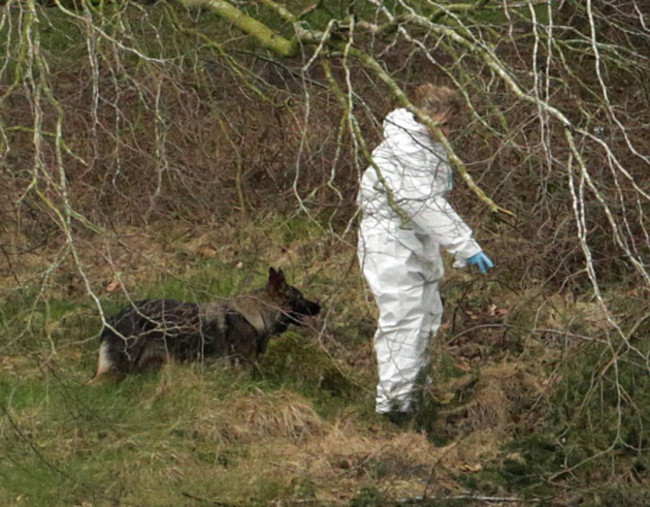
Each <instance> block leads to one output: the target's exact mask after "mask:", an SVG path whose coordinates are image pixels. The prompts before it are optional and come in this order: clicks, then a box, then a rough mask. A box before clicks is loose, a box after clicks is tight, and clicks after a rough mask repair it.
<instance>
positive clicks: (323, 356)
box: [258, 332, 357, 399]
mask: <svg viewBox="0 0 650 507" xmlns="http://www.w3.org/2000/svg"><path fill="white" fill-rule="evenodd" d="M258 373H259V375H260V376H261V377H262V378H263V379H264V380H266V381H267V382H270V383H271V384H272V385H277V386H291V387H292V388H293V389H295V390H297V391H298V392H300V393H302V394H305V395H307V396H312V397H317V398H319V399H325V398H332V397H346V396H349V395H351V394H352V393H354V392H355V391H356V390H357V388H356V387H355V385H354V383H353V381H352V379H351V378H350V376H349V374H347V373H345V372H344V371H342V370H341V367H340V366H339V365H337V364H336V363H335V362H334V360H333V359H332V357H330V356H329V355H328V354H327V353H326V352H325V351H324V350H323V349H321V348H319V347H318V345H317V344H315V343H313V342H312V341H310V339H308V338H306V337H304V336H301V335H300V334H298V333H295V332H286V333H285V334H284V335H283V336H282V337H280V338H276V339H273V340H271V342H270V344H269V348H268V350H267V352H266V353H265V354H264V355H263V356H261V358H260V360H259V368H258Z"/></svg>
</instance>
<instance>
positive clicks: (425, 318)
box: [358, 109, 481, 413]
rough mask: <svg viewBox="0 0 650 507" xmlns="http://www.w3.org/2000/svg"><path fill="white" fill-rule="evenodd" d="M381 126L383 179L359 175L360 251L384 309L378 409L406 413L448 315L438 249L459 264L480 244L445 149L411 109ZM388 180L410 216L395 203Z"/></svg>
mask: <svg viewBox="0 0 650 507" xmlns="http://www.w3.org/2000/svg"><path fill="white" fill-rule="evenodd" d="M383 126H384V140H383V142H382V143H381V144H380V145H379V146H378V147H377V148H376V149H375V150H374V151H373V153H372V158H373V160H374V162H375V164H376V165H377V168H378V169H379V172H380V174H381V178H380V177H379V176H378V174H377V170H376V169H375V168H374V167H373V166H370V167H368V169H366V171H365V172H364V174H363V177H362V180H361V188H360V191H359V196H358V203H359V205H360V206H361V209H362V212H363V218H362V220H361V224H360V237H359V251H358V255H359V262H360V264H361V269H362V271H363V274H364V277H365V279H366V281H367V282H368V285H369V287H370V289H371V291H372V292H373V294H374V296H375V299H376V301H377V305H378V307H379V322H378V326H377V331H376V333H375V337H374V345H375V353H376V356H377V365H378V374H379V383H378V385H377V404H376V411H377V412H379V413H386V412H390V411H394V410H395V411H401V412H408V411H409V410H410V409H412V408H413V407H412V406H411V403H412V401H413V395H414V389H415V387H416V381H417V380H418V377H419V374H420V373H421V372H422V371H423V369H424V367H425V366H427V364H428V361H429V358H428V353H427V348H428V345H429V339H430V336H434V335H435V333H436V332H437V331H438V328H439V327H440V321H441V318H442V302H441V300H440V294H439V292H438V281H439V280H440V279H441V278H442V275H443V273H444V267H443V263H442V258H441V256H440V247H443V248H444V249H445V250H446V251H447V252H449V253H451V254H453V255H454V256H455V258H456V262H455V263H454V267H464V266H465V265H466V263H465V259H467V258H469V257H471V256H473V255H474V254H477V253H479V252H480V251H481V247H480V246H479V245H478V244H477V243H476V242H475V241H474V240H473V239H472V231H471V230H470V228H469V227H468V226H467V225H466V224H465V222H463V220H462V219H461V218H460V217H459V216H458V214H457V213H456V212H455V211H454V209H453V208H452V207H451V205H450V204H449V203H448V202H447V201H446V200H445V194H446V193H447V192H448V191H449V190H451V187H452V175H451V168H450V167H449V163H448V160H447V154H446V152H445V150H444V148H443V147H442V146H441V145H439V144H437V143H434V142H432V140H431V138H430V137H429V134H428V132H427V129H426V127H425V126H424V125H422V124H420V123H418V122H417V120H416V119H415V116H414V115H413V114H412V113H411V112H409V111H408V110H407V109H397V110H395V111H393V112H391V113H390V114H389V115H388V116H387V117H386V119H385V120H384V124H383ZM382 179H383V183H382V181H381V180H382ZM384 183H385V186H387V187H388V188H389V189H390V192H392V198H393V201H394V203H395V204H396V205H397V206H398V207H399V208H400V209H401V210H402V211H403V212H404V213H405V214H406V215H407V216H408V217H409V218H410V221H409V222H407V223H402V222H403V220H402V218H400V216H399V214H398V213H397V212H395V211H394V209H393V208H392V207H391V205H389V199H388V197H387V192H386V189H385V186H384Z"/></svg>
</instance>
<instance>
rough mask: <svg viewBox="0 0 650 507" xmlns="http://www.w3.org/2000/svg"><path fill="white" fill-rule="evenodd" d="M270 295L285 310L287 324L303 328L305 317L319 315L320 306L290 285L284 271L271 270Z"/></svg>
mask: <svg viewBox="0 0 650 507" xmlns="http://www.w3.org/2000/svg"><path fill="white" fill-rule="evenodd" d="M266 290H267V292H268V294H269V295H270V296H271V297H272V298H273V299H274V300H275V301H277V302H278V303H279V304H280V306H281V308H282V310H283V316H284V318H283V320H284V323H285V324H287V325H288V324H293V325H295V326H301V325H302V324H303V322H302V318H303V317H310V316H313V315H317V314H318V312H320V305H319V304H318V303H316V302H314V301H309V300H308V299H306V298H305V297H304V296H303V295H302V292H300V291H299V290H298V289H296V288H295V287H294V286H292V285H289V284H288V283H287V280H286V279H285V277H284V273H283V272H282V270H281V269H280V270H277V271H276V270H275V269H273V268H270V269H269V279H268V282H267V284H266Z"/></svg>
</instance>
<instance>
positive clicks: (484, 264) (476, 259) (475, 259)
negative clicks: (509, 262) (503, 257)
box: [467, 252, 494, 274]
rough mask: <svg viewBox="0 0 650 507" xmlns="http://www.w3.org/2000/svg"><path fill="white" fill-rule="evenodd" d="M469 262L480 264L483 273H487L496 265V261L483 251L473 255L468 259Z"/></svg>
mask: <svg viewBox="0 0 650 507" xmlns="http://www.w3.org/2000/svg"><path fill="white" fill-rule="evenodd" d="M467 264H470V265H472V264H473V265H475V266H478V269H480V270H481V273H482V274H485V273H487V270H488V269H490V268H493V267H494V262H492V260H491V259H490V258H489V257H488V256H487V255H485V254H484V253H483V252H479V253H477V254H474V255H472V256H471V257H470V258H469V259H467Z"/></svg>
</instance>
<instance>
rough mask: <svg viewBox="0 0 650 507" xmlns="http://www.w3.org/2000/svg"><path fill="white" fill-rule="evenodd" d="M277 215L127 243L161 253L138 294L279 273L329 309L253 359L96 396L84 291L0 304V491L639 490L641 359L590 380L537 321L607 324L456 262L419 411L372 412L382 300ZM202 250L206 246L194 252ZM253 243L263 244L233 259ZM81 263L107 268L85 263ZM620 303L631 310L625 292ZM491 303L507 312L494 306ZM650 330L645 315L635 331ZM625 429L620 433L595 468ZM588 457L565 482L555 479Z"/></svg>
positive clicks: (52, 494)
mask: <svg viewBox="0 0 650 507" xmlns="http://www.w3.org/2000/svg"><path fill="white" fill-rule="evenodd" d="M285 222H286V223H284V224H283V223H281V220H280V219H279V218H277V217H266V218H264V219H262V221H261V224H262V225H261V226H260V224H256V225H255V227H252V226H251V227H250V228H249V227H247V226H244V227H243V228H242V234H241V236H240V237H239V238H238V239H235V240H232V241H230V242H229V241H225V240H224V239H223V238H219V237H215V236H213V234H214V233H213V232H210V233H206V234H203V233H199V232H197V233H196V234H194V235H193V236H187V235H184V234H183V233H180V232H179V231H175V230H173V228H172V227H168V228H167V229H166V230H165V231H158V234H150V235H148V236H147V238H148V239H147V240H146V242H145V243H139V241H140V239H138V238H136V237H134V236H133V235H129V237H128V238H125V241H133V242H134V246H135V247H137V249H138V250H140V251H146V252H147V253H148V258H149V259H150V262H149V263H147V264H143V265H141V266H139V268H138V270H134V271H131V272H129V275H128V276H124V277H123V282H124V283H125V288H126V289H127V290H128V291H129V294H130V297H132V298H140V297H172V298H179V299H185V300H197V301H201V300H203V301H204V300H208V299H213V298H220V297H228V296H231V295H232V294H235V293H237V292H241V291H246V290H250V289H252V288H257V287H259V286H261V285H262V284H263V283H264V280H265V277H266V271H267V269H268V266H269V265H273V266H279V267H283V268H285V271H286V272H287V274H288V277H289V279H290V280H292V281H294V283H295V284H296V285H298V286H299V287H301V288H303V289H304V292H305V294H306V295H307V296H313V297H316V298H317V299H319V300H320V301H321V303H323V306H324V315H322V316H321V317H322V319H323V320H322V321H320V322H319V323H318V324H317V325H316V326H315V327H313V328H310V327H307V328H300V329H297V328H292V329H290V330H289V331H288V332H286V333H285V334H284V335H283V336H282V337H280V338H277V339H274V340H272V341H271V343H270V345H269V349H268V351H267V353H266V354H265V355H263V356H262V357H261V358H260V361H259V363H258V364H257V365H256V366H255V367H254V368H251V369H247V368H243V367H239V366H233V365H231V364H229V363H228V362H225V361H214V362H211V363H206V364H171V365H167V366H165V367H164V368H163V370H162V371H160V372H158V373H153V372H152V373H147V374H143V375H137V376H133V377H129V378H127V379H125V380H124V381H123V382H121V383H113V382H110V381H107V382H105V383H103V384H101V385H99V386H95V387H92V388H90V387H87V386H85V385H84V384H85V381H86V380H87V379H88V378H89V377H90V376H91V374H92V371H93V368H94V363H95V358H96V348H97V342H96V336H97V334H98V332H99V329H100V326H101V323H100V320H99V317H98V316H97V314H96V310H95V309H94V308H93V305H92V303H91V302H89V301H88V300H87V299H86V298H84V297H79V298H74V297H69V296H65V295H64V294H63V293H58V292H57V288H56V287H51V288H48V290H47V291H46V293H45V295H46V297H45V298H42V299H40V300H39V301H38V302H37V303H36V304H33V301H34V297H35V295H36V294H37V293H36V292H29V291H27V292H24V293H13V295H12V296H11V297H8V298H6V299H5V300H4V301H3V302H2V303H1V304H0V344H2V345H0V346H1V347H2V359H0V464H1V466H0V503H2V504H7V505H13V504H20V503H24V504H28V505H37V506H38V505H82V504H84V503H91V504H99V505H104V504H111V503H125V504H138V505H171V504H182V505H186V504H192V503H204V502H210V503H224V504H236V505H242V504H244V505H255V504H258V505H262V504H268V503H271V502H285V503H295V502H298V501H300V502H314V503H320V504H337V503H349V504H351V505H387V504H391V502H395V501H396V500H399V499H408V498H416V497H419V496H421V495H422V494H423V492H424V491H425V489H426V492H427V494H429V495H431V496H432V497H435V498H437V500H436V502H439V503H440V502H445V501H449V502H451V503H450V505H451V504H454V505H461V504H463V502H466V500H458V501H455V500H453V499H454V497H455V496H462V495H467V494H468V493H469V494H470V495H471V494H472V493H475V494H481V495H485V496H496V497H499V496H508V495H513V496H516V497H535V498H537V497H546V496H548V495H549V492H550V493H551V494H556V493H557V494H559V495H564V496H560V497H559V498H565V499H566V498H573V497H570V495H569V496H567V494H566V493H564V492H562V491H563V490H562V489H558V490H554V489H553V488H552V487H550V486H549V484H548V482H547V479H548V478H549V477H550V476H552V475H554V474H559V475H558V476H557V479H556V480H557V481H559V482H560V483H562V482H566V484H573V485H574V486H575V485H583V486H585V487H586V485H587V484H589V483H590V481H593V480H596V479H597V480H598V481H600V482H601V483H603V484H610V483H612V481H611V480H609V479H611V477H615V478H616V480H617V481H618V480H621V479H620V478H624V477H633V478H636V479H634V480H636V481H637V482H638V484H632V485H630V484H628V483H626V482H625V481H623V482H621V483H620V488H619V489H618V490H617V489H615V488H613V487H612V488H610V489H608V488H598V493H597V494H598V495H601V497H602V498H605V499H611V501H614V500H616V499H620V498H621V495H623V494H627V495H629V496H630V498H635V499H641V500H643V499H644V498H645V496H644V495H647V491H648V489H647V487H646V486H645V485H644V484H645V483H644V481H646V480H647V479H646V472H645V470H647V468H648V467H650V462H648V459H647V458H646V457H645V454H644V453H643V452H640V450H641V449H643V448H644V446H646V445H647V444H646V442H647V440H646V439H647V435H646V433H645V431H646V430H645V428H647V426H648V424H650V421H647V417H646V415H645V414H647V412H645V413H644V412H643V410H642V407H644V406H647V403H650V401H647V400H646V398H647V397H646V396H645V395H644V393H645V392H647V391H648V389H647V388H648V386H647V385H646V384H647V374H646V372H645V371H644V370H643V364H642V363H640V362H639V361H635V360H633V357H632V356H630V355H626V356H625V357H624V358H622V359H621V361H620V363H619V365H618V366H619V368H618V370H615V369H610V370H609V371H608V372H605V374H603V375H601V376H600V377H598V378H597V380H598V381H597V382H595V383H594V380H593V377H592V374H593V371H594V369H593V365H594V364H600V363H599V362H602V361H603V360H605V359H607V355H606V354H605V355H603V348H602V347H600V346H597V345H592V346H591V347H584V346H583V347H582V348H579V353H576V354H575V355H569V356H568V357H566V358H564V362H562V361H561V359H562V352H563V351H564V352H565V353H567V354H569V353H570V352H572V351H575V350H578V349H576V348H574V347H572V348H566V347H565V344H564V342H563V341H562V340H557V336H556V335H554V334H551V335H550V336H549V337H546V338H545V337H544V336H540V335H539V334H535V333H531V329H532V328H534V327H535V326H537V327H549V328H555V329H558V330H561V329H566V330H570V332H572V333H575V334H578V335H580V334H582V335H585V336H604V335H603V333H604V332H605V331H604V327H603V325H602V322H601V321H600V320H599V314H598V312H597V311H596V308H595V307H594V306H593V305H592V304H591V303H589V302H586V301H572V300H570V299H566V298H564V299H563V298H561V297H559V296H553V297H547V298H543V304H540V300H539V297H540V296H539V293H535V294H526V293H517V294H514V293H513V292H512V291H511V290H510V289H508V288H507V287H505V286H504V287H503V289H502V290H501V289H500V287H501V286H500V285H498V284H483V285H476V286H474V285H473V284H474V282H473V281H472V280H471V275H470V274H467V273H461V272H457V271H450V273H449V274H448V278H447V282H446V285H445V287H444V292H445V296H446V297H447V302H446V307H447V310H448V314H447V316H446V317H445V322H446V323H447V327H445V328H443V330H442V331H441V333H440V335H439V337H438V340H437V341H436V344H435V347H434V361H433V369H432V372H431V373H432V377H433V379H434V383H433V385H432V386H431V387H430V388H427V389H425V392H424V397H423V409H422V410H421V411H420V413H419V414H418V416H417V418H416V420H415V422H414V423H413V424H411V425H408V424H407V425H403V426H396V425H393V424H391V423H389V422H388V421H386V420H384V419H383V418H381V417H379V416H377V415H375V414H374V412H373V398H374V392H373V391H374V360H373V357H372V353H371V350H372V349H371V347H370V336H371V335H372V332H373V329H374V317H373V305H372V304H371V301H369V300H367V299H366V297H365V296H366V295H365V293H364V292H363V290H361V286H360V277H359V276H358V273H357V272H356V271H350V269H351V268H350V266H351V264H350V258H351V256H352V255H353V253H354V252H353V251H339V252H338V253H337V254H336V255H328V257H327V260H326V261H323V262H322V263H320V264H319V265H318V266H317V267H315V266H303V265H301V264H298V263H296V261H295V260H296V259H298V258H301V257H302V254H304V255H306V256H307V257H304V258H309V256H313V255H315V254H314V252H316V251H317V250H318V249H319V248H327V241H328V239H327V235H326V234H325V233H324V232H323V230H322V229H321V228H320V227H317V226H315V225H313V224H312V225H310V224H309V223H307V222H306V221H305V220H303V219H298V220H296V221H295V223H292V222H291V221H290V220H287V219H285ZM224 234H228V231H225V232H224ZM206 245H209V246H210V248H212V249H213V250H214V252H213V253H214V255H213V254H210V255H208V256H203V255H201V254H200V252H203V251H204V249H205V247H206ZM251 245H265V247H264V248H261V249H259V248H258V249H257V250H255V254H254V257H252V258H247V257H244V256H242V255H241V253H240V252H244V251H251V250H253V249H252V248H251ZM269 245H279V246H276V247H271V246H269ZM305 249H306V250H305ZM309 249H312V250H309ZM296 252H300V255H297V254H296ZM305 252H307V253H305ZM116 258H117V257H116ZM161 266H163V267H161ZM238 266H240V267H238ZM116 269H121V268H120V266H116ZM122 272H127V271H126V270H124V269H123V270H122ZM87 275H88V277H89V279H90V280H92V281H94V280H97V279H98V278H97V276H98V275H97V273H95V272H94V271H93V267H92V266H89V267H88V273H87ZM470 285H471V286H472V287H473V288H472V290H471V291H469V292H468V291H467V287H468V286H470ZM98 286H99V285H98ZM109 286H110V283H109V284H108V285H103V287H109ZM62 290H63V289H62ZM98 292H99V295H100V296H101V298H102V304H103V306H104V309H105V310H106V311H107V312H108V313H111V312H114V311H116V310H117V309H118V308H120V307H121V306H122V305H123V304H124V303H125V296H124V294H123V293H122V291H121V290H114V291H109V290H103V291H101V290H100V291H98ZM636 304H637V305H642V302H637V303H636ZM533 305H537V306H535V307H534V308H535V310H534V311H533V310H531V308H532V307H533ZM616 305H617V308H620V310H621V311H625V312H629V313H630V314H631V315H638V314H639V308H636V307H632V306H630V305H633V303H630V302H629V300H626V299H625V298H624V297H620V298H619V299H618V300H617V301H616ZM493 307H496V308H497V309H499V308H507V309H508V312H507V313H503V314H500V313H498V312H497V313H496V314H494V312H492V311H491V310H490V308H493ZM454 319H455V320H454ZM499 322H500V323H503V324H504V325H509V326H513V327H514V328H516V329H513V330H512V331H511V334H512V335H513V336H514V337H513V339H514V340H516V342H517V348H512V347H511V346H510V344H509V342H508V340H503V339H502V338H503V330H502V329H500V328H499V326H494V324H497V323H499ZM452 324H453V326H452ZM485 324H488V325H492V326H493V327H486V328H482V327H481V326H483V325H485ZM632 324H633V323H630V326H632ZM648 325H649V324H648V323H647V322H645V321H644V322H641V323H639V324H638V325H636V327H634V330H635V337H637V338H635V340H637V339H638V337H640V336H642V335H645V333H647V331H648ZM635 343H636V342H635ZM639 343H640V344H642V343H644V342H639ZM615 344H616V343H615ZM639 346H640V345H639ZM643 346H644V347H645V345H643ZM643 350H644V351H646V349H645V348H643ZM644 353H647V351H646V352H644ZM515 355H516V356H515ZM600 371H602V367H601V368H600ZM615 371H617V372H618V375H619V376H618V379H619V382H621V385H623V386H624V387H625V389H626V390H628V391H627V392H629V394H630V396H634V400H635V403H636V404H637V405H636V406H635V405H634V404H631V403H627V401H626V400H623V401H624V403H623V404H622V405H620V407H621V409H622V410H623V412H622V413H623V414H624V416H625V420H624V421H622V422H621V423H619V422H618V421H617V418H616V416H617V412H616V407H617V397H616V390H615V389H614V386H615V378H614V377H612V375H613V374H614V372H615ZM550 385H552V386H553V389H552V390H551V389H550V388H549V387H548V386H550ZM594 386H595V387H596V389H594ZM579 407H580V409H579V410H578V408H579ZM617 424H618V425H619V426H617ZM617 428H620V432H619V433H618V434H620V438H621V441H620V442H618V443H617V445H615V446H614V449H613V450H612V451H611V452H607V453H606V454H604V455H603V456H602V458H600V459H597V460H593V459H592V458H593V456H594V455H596V454H597V453H598V452H599V451H601V450H603V449H604V448H607V446H609V445H610V444H611V443H612V442H613V440H612V438H615V436H616V434H617ZM626 446H627V447H626ZM587 458H589V460H590V461H589V460H588V461H586V462H585V463H584V464H582V465H580V466H579V467H578V468H576V470H574V471H573V474H572V475H562V474H561V472H562V471H563V469H564V467H566V466H573V465H579V464H580V463H581V462H582V461H583V460H585V459H587ZM605 462H607V466H606V463H605ZM612 463H613V464H614V465H612ZM608 472H609V473H610V474H613V475H612V476H610V477H609V478H608V476H607V473H608ZM621 491H623V492H625V493H621ZM594 498H595V496H593V495H592V496H589V495H587V496H585V497H584V499H585V501H591V500H593V499H594ZM599 498H600V497H599ZM608 501H609V500H608ZM616 501H618V500H616ZM441 504H443V503H441ZM469 504H471V502H470V503H469Z"/></svg>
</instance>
